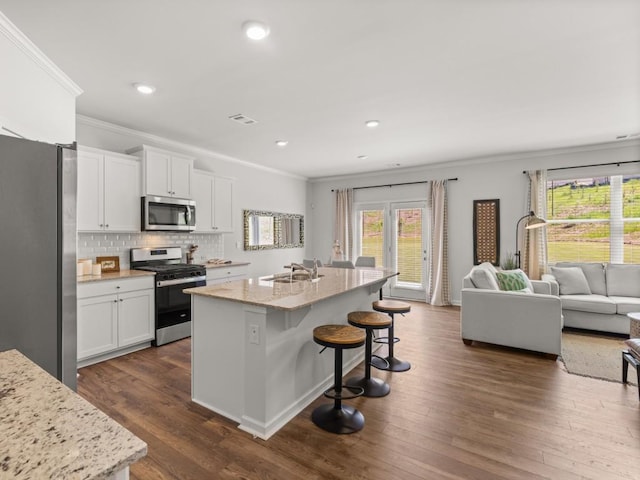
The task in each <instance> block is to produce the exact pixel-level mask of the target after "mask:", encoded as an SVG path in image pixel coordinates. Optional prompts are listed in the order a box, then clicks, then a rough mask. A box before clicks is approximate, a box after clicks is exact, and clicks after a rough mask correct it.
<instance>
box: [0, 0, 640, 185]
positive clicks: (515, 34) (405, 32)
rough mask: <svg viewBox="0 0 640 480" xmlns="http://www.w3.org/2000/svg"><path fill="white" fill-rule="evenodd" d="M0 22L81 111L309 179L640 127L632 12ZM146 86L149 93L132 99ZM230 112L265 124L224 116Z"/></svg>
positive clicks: (117, 10)
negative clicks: (63, 79) (55, 74)
mask: <svg viewBox="0 0 640 480" xmlns="http://www.w3.org/2000/svg"><path fill="white" fill-rule="evenodd" d="M0 11H2V12H3V13H4V14H5V15H6V16H7V17H9V19H10V20H11V21H12V22H13V23H14V24H15V25H16V26H17V27H18V28H19V29H20V30H22V32H23V33H25V34H26V35H27V36H28V37H29V38H30V39H31V40H32V41H33V42H34V43H35V44H36V45H38V47H39V48H40V49H41V50H42V51H43V52H44V53H45V54H46V55H47V56H49V58H51V59H52V60H53V62H54V63H56V64H57V65H58V66H59V67H60V68H61V69H62V70H63V71H64V72H65V73H66V74H67V75H69V77H71V78H72V79H73V80H74V81H75V82H76V83H77V84H78V85H79V86H80V87H81V88H82V89H83V90H84V93H83V94H82V95H81V96H80V97H79V98H78V102H77V111H78V113H79V114H82V115H86V116H89V117H93V118H96V119H99V120H104V121H107V122H111V123H115V124H118V125H122V126H125V127H129V128H133V129H136V130H140V131H143V132H147V133H152V134H156V135H160V136H163V137H166V138H168V139H171V140H176V141H180V142H184V143H188V144H191V145H194V146H198V147H201V148H205V149H208V150H211V151H213V152H217V153H220V154H224V155H227V156H230V157H234V158H237V159H241V160H244V161H249V162H252V163H256V164H260V165H264V166H267V167H271V168H275V169H278V170H282V171H287V172H291V173H294V174H297V175H301V176H305V177H309V178H313V177H320V176H329V175H339V174H347V173H358V172H364V171H371V170H383V169H387V168H396V167H397V164H400V166H401V167H409V166H415V165H420V164H427V163H440V162H446V161H451V160H457V159H466V158H474V157H482V156H488V155H494V154H502V153H512V152H522V151H530V150H539V149H546V148H556V147H565V146H573V145H584V144H591V143H600V142H609V141H614V140H615V138H616V136H618V135H626V134H634V133H638V132H640V1H638V0H547V1H541V0H440V1H438V0H268V1H267V0H180V1H170V0H109V1H104V0H102V1H100V0H55V1H51V0H28V1H26V0H0ZM250 19H253V20H262V21H264V22H266V23H268V24H269V26H270V27H271V34H270V36H269V37H267V39H266V40H264V41H262V42H255V41H251V40H249V39H247V38H245V37H244V36H243V35H242V32H241V25H242V23H243V22H244V21H246V20H250ZM139 81H147V82H150V83H152V84H154V85H155V86H156V87H157V92H156V94H155V95H153V96H151V97H143V96H141V95H140V94H138V93H136V92H135V91H134V89H133V88H132V87H131V84H132V83H133V82H139ZM238 113H242V114H244V115H247V116H249V117H251V118H254V119H256V120H258V123H257V124H255V125H252V126H243V125H239V124H237V123H234V122H232V121H231V120H229V119H228V117H229V116H230V115H233V114H238ZM369 119H378V120H380V122H381V124H380V126H379V127H378V128H376V129H368V128H366V127H365V126H364V122H365V120H369ZM278 139H286V140H288V141H289V145H288V146H287V147H286V148H278V147H276V146H275V143H274V142H275V141H276V140H278ZM359 155H368V156H369V158H367V159H366V160H361V159H358V158H357V157H358V156H359ZM392 165H393V166H392Z"/></svg>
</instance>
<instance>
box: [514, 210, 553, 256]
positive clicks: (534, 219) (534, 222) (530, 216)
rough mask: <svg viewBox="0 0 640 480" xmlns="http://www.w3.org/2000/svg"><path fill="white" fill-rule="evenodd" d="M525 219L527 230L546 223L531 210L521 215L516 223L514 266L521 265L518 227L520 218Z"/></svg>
mask: <svg viewBox="0 0 640 480" xmlns="http://www.w3.org/2000/svg"><path fill="white" fill-rule="evenodd" d="M524 219H527V221H526V222H525V227H524V228H526V229H527V230H531V229H533V228H540V227H544V226H545V225H546V224H547V221H546V220H545V219H544V218H540V217H538V216H537V215H536V214H535V213H533V210H532V211H530V212H529V213H527V214H526V215H524V216H523V217H521V218H520V219H519V220H518V222H517V223H516V254H515V256H516V268H520V267H521V262H520V249H519V248H518V229H519V228H520V222H522V220H524Z"/></svg>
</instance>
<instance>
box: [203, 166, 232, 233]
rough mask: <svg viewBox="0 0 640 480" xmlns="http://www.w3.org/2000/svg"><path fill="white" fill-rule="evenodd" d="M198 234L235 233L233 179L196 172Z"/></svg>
mask: <svg viewBox="0 0 640 480" xmlns="http://www.w3.org/2000/svg"><path fill="white" fill-rule="evenodd" d="M193 199H194V200H195V201H196V230H195V231H196V232H200V233H229V232H233V179H231V178H226V177H218V176H216V175H213V174H212V173H209V172H204V171H201V170H194V172H193Z"/></svg>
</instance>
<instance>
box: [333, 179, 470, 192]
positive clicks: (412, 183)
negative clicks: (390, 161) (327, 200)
mask: <svg viewBox="0 0 640 480" xmlns="http://www.w3.org/2000/svg"><path fill="white" fill-rule="evenodd" d="M457 180H458V177H456V178H447V182H455V181H457ZM430 181H431V180H423V181H421V182H404V183H386V184H384V185H369V186H367V187H353V189H354V190H364V189H365V188H380V187H398V186H400V185H417V184H419V183H429V182H430ZM331 191H332V192H335V189H333V188H332V189H331Z"/></svg>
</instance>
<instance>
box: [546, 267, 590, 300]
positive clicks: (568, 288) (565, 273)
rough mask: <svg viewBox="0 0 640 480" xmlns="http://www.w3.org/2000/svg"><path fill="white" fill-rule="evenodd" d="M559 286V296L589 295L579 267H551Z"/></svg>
mask: <svg viewBox="0 0 640 480" xmlns="http://www.w3.org/2000/svg"><path fill="white" fill-rule="evenodd" d="M551 272H552V273H553V276H554V277H556V280H557V281H558V285H559V286H560V295H591V289H590V288H589V283H588V282H587V277H585V275H584V272H583V271H582V269H581V268H579V267H551Z"/></svg>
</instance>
